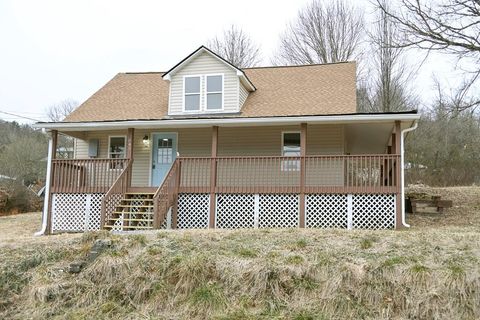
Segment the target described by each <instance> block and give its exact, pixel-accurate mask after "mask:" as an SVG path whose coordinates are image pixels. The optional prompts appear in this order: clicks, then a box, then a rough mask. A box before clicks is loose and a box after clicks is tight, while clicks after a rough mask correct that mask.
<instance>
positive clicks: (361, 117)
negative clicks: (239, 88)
mask: <svg viewBox="0 0 480 320" xmlns="http://www.w3.org/2000/svg"><path fill="white" fill-rule="evenodd" d="M419 118H420V115H419V114H418V113H417V111H416V110H412V111H405V112H386V113H349V114H332V115H302V116H275V117H274V116H271V117H235V118H231V117H221V116H211V117H208V116H206V117H182V118H175V119H162V120H149V119H138V120H110V121H78V122H38V123H36V124H34V125H33V126H34V127H35V128H44V129H47V130H60V131H64V132H68V131H96V130H112V129H127V128H137V129H140V128H143V129H147V128H187V127H190V128H195V127H210V126H220V127H239V126H272V125H295V124H300V123H307V124H321V123H325V124H347V123H391V122H394V121H401V123H402V128H404V127H410V126H411V125H412V123H413V122H414V121H416V120H418V119H419Z"/></svg>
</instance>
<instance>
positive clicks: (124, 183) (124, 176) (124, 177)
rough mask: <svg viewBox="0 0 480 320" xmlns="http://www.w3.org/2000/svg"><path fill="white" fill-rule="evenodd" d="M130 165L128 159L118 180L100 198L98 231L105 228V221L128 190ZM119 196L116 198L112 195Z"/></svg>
mask: <svg viewBox="0 0 480 320" xmlns="http://www.w3.org/2000/svg"><path fill="white" fill-rule="evenodd" d="M132 163H133V161H132V160H131V159H128V161H127V165H126V166H125V168H124V169H123V171H122V172H121V173H120V175H119V176H118V178H117V179H116V180H115V182H114V183H113V184H112V186H111V187H110V189H108V191H107V193H105V196H104V197H103V198H102V208H101V215H100V229H103V228H104V226H105V221H107V218H108V217H109V216H110V215H111V214H112V213H113V211H114V210H115V207H116V206H117V205H118V203H120V201H121V200H122V198H123V196H124V195H125V193H126V192H127V190H128V187H129V180H130V175H131V170H132ZM117 194H120V196H118V197H117V198H115V197H114V195H117Z"/></svg>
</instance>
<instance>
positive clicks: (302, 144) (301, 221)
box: [298, 123, 307, 228]
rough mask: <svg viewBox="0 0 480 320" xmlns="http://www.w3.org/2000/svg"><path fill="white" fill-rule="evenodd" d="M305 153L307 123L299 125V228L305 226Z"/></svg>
mask: <svg viewBox="0 0 480 320" xmlns="http://www.w3.org/2000/svg"><path fill="white" fill-rule="evenodd" d="M306 155H307V124H306V123H302V124H301V125H300V157H301V158H300V194H299V201H300V203H299V209H300V210H299V211H300V212H299V221H298V225H299V227H300V228H305V180H306V179H305V177H306V163H307V162H306V159H305V156H306Z"/></svg>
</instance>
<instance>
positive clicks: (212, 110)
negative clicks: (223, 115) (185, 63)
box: [200, 73, 225, 112]
mask: <svg viewBox="0 0 480 320" xmlns="http://www.w3.org/2000/svg"><path fill="white" fill-rule="evenodd" d="M213 76H221V77H222V91H212V92H208V91H207V90H208V77H213ZM209 93H214V94H215V93H221V94H222V106H221V108H219V109H208V99H207V97H208V94H209ZM204 94H205V99H204V101H205V109H204V111H205V112H221V111H224V107H225V76H224V74H223V73H209V74H205V86H204ZM200 100H201V99H200Z"/></svg>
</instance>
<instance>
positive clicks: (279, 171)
mask: <svg viewBox="0 0 480 320" xmlns="http://www.w3.org/2000/svg"><path fill="white" fill-rule="evenodd" d="M355 82H356V79H355V63H353V62H345V63H332V64H322V65H308V66H290V67H259V68H246V69H239V68H237V67H235V66H234V65H232V64H230V63H229V62H227V61H225V60H224V59H222V58H221V57H220V56H218V55H217V54H215V53H214V52H212V51H210V50H209V49H208V48H206V47H204V46H202V47H200V48H198V49H197V50H195V51H194V52H193V53H191V54H190V55H189V56H187V57H186V58H185V59H183V60H181V61H180V62H179V63H178V64H176V65H175V66H174V67H172V68H171V69H170V70H168V71H167V72H149V73H120V74H117V75H116V76H115V77H114V78H113V79H112V80H110V81H109V82H108V83H107V84H106V85H105V86H104V87H102V88H101V89H100V90H98V91H97V92H96V93H95V94H93V95H92V96H91V97H90V98H89V99H88V100H87V101H85V102H84V103H83V104H82V105H81V106H80V107H78V108H77V109H76V110H75V111H73V112H72V113H71V114H70V115H69V116H68V117H67V118H66V119H65V120H64V121H62V122H56V123H47V122H43V123H37V124H36V127H37V128H44V129H46V130H47V131H48V132H50V134H51V139H50V147H49V148H50V149H49V162H48V163H49V165H48V173H47V188H48V190H47V196H46V197H45V204H46V205H45V212H44V228H43V230H42V232H41V233H43V232H46V233H55V232H64V231H83V230H96V229H100V228H105V229H108V230H123V231H128V230H143V229H159V228H178V229H189V228H218V229H224V228H228V229H230V228H273V227H281V228H286V227H300V228H304V227H305V228H346V229H352V228H374V229H383V228H389V229H392V228H401V227H402V226H406V223H405V219H404V208H403V201H402V199H403V169H402V168H403V165H402V163H403V138H404V136H405V134H406V132H408V131H411V130H413V129H414V128H415V127H416V122H417V120H418V119H419V115H418V114H417V113H416V111H411V112H397V113H378V114H361V113H357V112H356V83H355ZM58 134H63V135H68V136H71V137H74V138H75V144H74V145H75V147H74V159H58V158H56V157H55V154H54V152H52V150H56V149H55V147H56V141H57V136H58Z"/></svg>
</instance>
